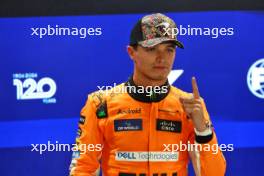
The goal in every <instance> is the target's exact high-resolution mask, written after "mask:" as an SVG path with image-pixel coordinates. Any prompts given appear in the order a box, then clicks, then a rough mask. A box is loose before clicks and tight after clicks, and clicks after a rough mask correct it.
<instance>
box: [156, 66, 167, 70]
mask: <svg viewBox="0 0 264 176" xmlns="http://www.w3.org/2000/svg"><path fill="white" fill-rule="evenodd" d="M153 68H154V69H158V70H165V69H167V68H168V67H166V66H154V67H153Z"/></svg>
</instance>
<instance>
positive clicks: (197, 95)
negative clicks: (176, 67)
mask: <svg viewBox="0 0 264 176" xmlns="http://www.w3.org/2000/svg"><path fill="white" fill-rule="evenodd" d="M192 89H193V96H194V98H195V99H199V98H200V93H199V90H198V86H197V83H196V79H195V77H192Z"/></svg>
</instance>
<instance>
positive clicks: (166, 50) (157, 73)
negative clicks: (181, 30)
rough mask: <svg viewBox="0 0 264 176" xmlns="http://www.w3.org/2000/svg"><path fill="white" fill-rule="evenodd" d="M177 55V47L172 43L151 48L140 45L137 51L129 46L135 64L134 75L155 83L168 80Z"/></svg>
mask: <svg viewBox="0 0 264 176" xmlns="http://www.w3.org/2000/svg"><path fill="white" fill-rule="evenodd" d="M175 53H176V50H175V45H174V44H173V43H171V42H169V43H161V44H158V45H156V46H154V47H151V48H144V47H142V46H140V45H138V47H137V48H136V49H135V48H133V47H131V46H128V54H129V55H130V57H131V59H132V60H134V63H135V68H134V74H135V73H136V74H137V75H140V76H141V77H142V78H143V79H144V78H145V79H148V80H153V81H165V80H167V76H168V74H169V73H170V71H171V69H172V66H173V62H174V58H175Z"/></svg>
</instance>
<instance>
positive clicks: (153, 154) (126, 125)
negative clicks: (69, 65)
mask: <svg viewBox="0 0 264 176" xmlns="http://www.w3.org/2000/svg"><path fill="white" fill-rule="evenodd" d="M129 86H136V85H135V84H134V82H133V80H132V78H130V79H129V81H128V82H126V83H123V84H120V85H118V86H116V87H114V88H113V89H112V90H107V91H97V92H95V93H92V94H91V95H89V96H88V100H87V102H86V105H85V106H84V107H83V109H82V111H81V119H80V122H79V129H78V136H77V139H76V141H77V144H78V145H79V146H89V148H88V149H87V147H86V148H85V147H79V151H77V152H74V153H73V158H72V163H71V166H70V175H71V176H91V175H96V173H98V170H99V168H100V166H101V169H102V174H103V175H104V176H187V175H188V167H187V166H188V161H189V159H191V160H192V164H193V166H194V169H195V172H196V175H199V176H223V175H224V174H225V168H226V163H225V159H224V156H223V154H222V152H221V151H220V149H218V148H217V151H215V150H214V152H213V151H212V150H208V147H209V148H210V147H213V146H217V139H216V134H215V132H214V131H213V133H212V134H211V135H207V136H197V135H195V134H196V133H195V132H194V126H193V124H192V121H191V120H190V119H188V117H187V116H186V113H185V112H184V111H183V108H182V106H181V104H180V101H179V98H180V97H188V96H191V95H192V94H189V93H186V92H183V91H181V90H179V89H177V88H176V87H173V86H170V85H169V84H168V83H166V84H165V85H164V86H165V87H166V90H167V91H165V93H163V92H161V93H157V94H155V95H154V96H153V94H152V95H151V96H149V95H147V94H146V93H142V92H140V93H139V92H138V91H137V90H138V87H136V89H133V90H134V91H132V92H129V91H128V92H122V91H120V90H123V88H126V87H129ZM135 90H136V91H135ZM203 105H204V104H203ZM203 109H204V114H205V115H206V118H207V119H209V116H208V113H207V111H206V108H205V105H204V106H203ZM180 144H200V146H202V147H203V146H205V145H206V147H207V150H200V149H199V151H197V150H194V151H192V152H190V151H188V150H187V149H186V148H185V150H183V149H184V148H183V147H182V150H180ZM176 146H178V149H177V148H176ZM81 148H83V150H85V151H83V150H81ZM214 148H215V147H214ZM211 149H212V148H211ZM189 150H190V149H189ZM189 154H190V155H189Z"/></svg>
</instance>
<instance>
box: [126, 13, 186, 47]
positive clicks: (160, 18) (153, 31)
mask: <svg viewBox="0 0 264 176" xmlns="http://www.w3.org/2000/svg"><path fill="white" fill-rule="evenodd" d="M176 27H177V26H176V24H175V22H174V21H173V20H172V19H171V18H169V17H167V16H165V15H163V14H161V13H155V14H151V15H146V16H144V17H143V18H142V19H140V20H139V21H138V22H137V24H136V25H135V26H134V28H133V29H132V31H131V34H130V45H135V44H139V45H141V46H143V47H153V46H155V45H157V44H160V43H162V42H166V41H172V42H174V43H175V44H176V46H178V47H180V48H184V46H183V44H182V43H181V42H180V41H178V40H177V36H176V35H175V33H173V32H172V30H174V29H176ZM168 29H172V30H168ZM168 31H169V32H168Z"/></svg>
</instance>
